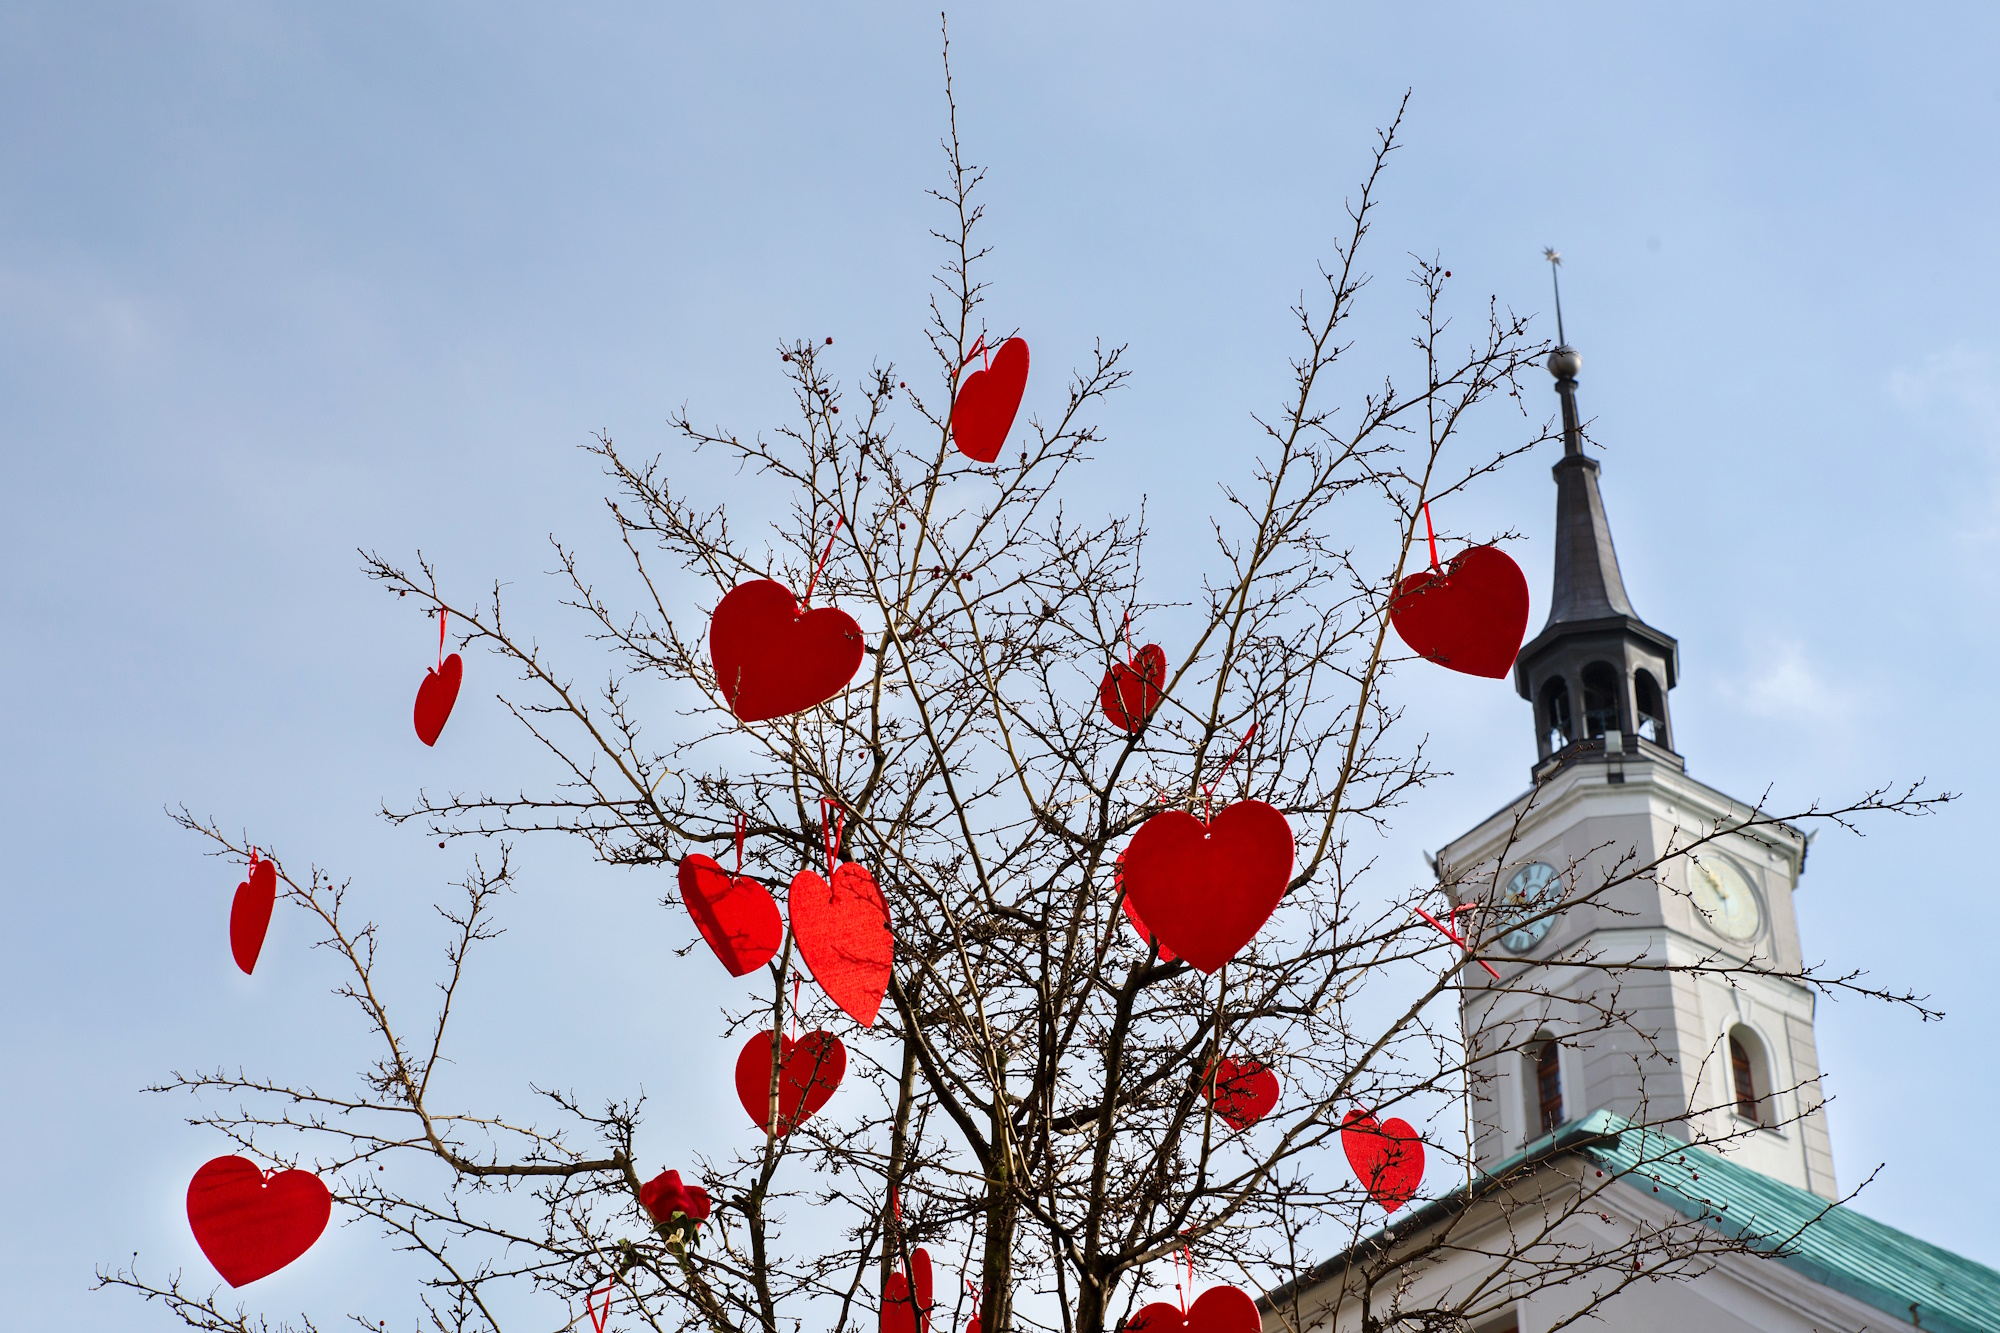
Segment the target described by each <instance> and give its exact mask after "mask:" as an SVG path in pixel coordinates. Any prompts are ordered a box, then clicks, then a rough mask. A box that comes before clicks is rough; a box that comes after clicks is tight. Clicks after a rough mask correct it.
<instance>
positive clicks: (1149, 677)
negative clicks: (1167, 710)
mask: <svg viewBox="0 0 2000 1333" xmlns="http://www.w3.org/2000/svg"><path fill="white" fill-rule="evenodd" d="M1166 683H1167V655H1166V653H1165V652H1163V651H1161V648H1160V645H1159V644H1157V643H1149V644H1147V645H1146V646H1145V647H1144V648H1141V649H1140V650H1139V652H1138V655H1137V656H1135V657H1133V659H1132V660H1131V662H1129V663H1126V662H1116V663H1113V664H1112V667H1111V669H1110V670H1109V671H1107V672H1105V673H1104V683H1103V684H1102V685H1100V686H1098V687H1097V701H1098V702H1099V703H1100V704H1101V705H1103V707H1104V716H1106V717H1108V718H1110V719H1111V725H1112V726H1114V727H1122V728H1124V729H1125V730H1126V731H1137V730H1138V729H1139V728H1141V727H1143V726H1145V725H1146V720H1147V719H1148V718H1150V717H1152V715H1153V710H1154V709H1155V708H1158V707H1159V706H1160V699H1161V694H1160V690H1161V688H1162V687H1163V686H1165V685H1166Z"/></svg>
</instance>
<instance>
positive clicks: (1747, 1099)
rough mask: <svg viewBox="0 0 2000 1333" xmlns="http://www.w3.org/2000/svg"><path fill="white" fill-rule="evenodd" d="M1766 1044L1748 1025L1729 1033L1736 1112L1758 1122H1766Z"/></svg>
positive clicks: (1731, 1080)
mask: <svg viewBox="0 0 2000 1333" xmlns="http://www.w3.org/2000/svg"><path fill="white" fill-rule="evenodd" d="M1763 1053H1764V1051H1763V1047H1762V1046H1761V1045H1759V1043H1758V1041H1757V1038H1756V1036H1755V1035H1753V1034H1752V1033H1751V1032H1750V1031H1749V1030H1748V1029H1745V1028H1737V1029H1736V1030H1735V1031H1734V1032H1731V1033H1730V1034H1729V1078H1730V1082H1731V1083H1732V1084H1733V1085H1734V1089H1735V1093H1736V1114H1738V1115H1740V1116H1742V1117H1743V1118H1744V1119H1745V1120H1748V1121H1751V1122H1753V1123H1755V1124H1760V1125H1761V1124H1763V1123H1764V1095H1765V1094H1768V1093H1769V1091H1770V1089H1768V1088H1766V1089H1764V1092H1763V1093H1762V1094H1760V1093H1759V1091H1758V1085H1759V1084H1760V1083H1761V1082H1762V1074H1763V1069H1762V1065H1763V1063H1764V1062H1763V1060H1762V1058H1761V1057H1762V1055H1763Z"/></svg>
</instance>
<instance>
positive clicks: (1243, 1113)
mask: <svg viewBox="0 0 2000 1333" xmlns="http://www.w3.org/2000/svg"><path fill="white" fill-rule="evenodd" d="M1280 1091H1281V1090H1280V1088H1279V1087H1278V1076H1277V1075H1276V1074H1274V1073H1272V1072H1271V1070H1270V1067H1269V1066H1267V1065H1266V1064H1265V1063H1264V1062H1263V1061H1262V1060H1238V1059H1236V1058H1235V1057H1234V1056H1231V1057H1229V1058H1227V1059H1224V1060H1223V1061H1222V1062H1221V1063H1219V1064H1217V1065H1216V1067H1215V1077H1214V1078H1213V1079H1203V1080H1202V1081H1201V1093H1202V1096H1204V1097H1206V1098H1208V1099H1209V1100H1210V1101H1211V1102H1213V1103H1214V1104H1215V1113H1216V1114H1217V1115H1219V1116H1221V1117H1222V1118H1223V1119H1224V1120H1226V1121H1228V1122H1229V1126H1230V1128H1232V1129H1248V1128H1250V1126H1252V1125H1254V1124H1256V1123H1257V1122H1258V1121H1259V1120H1262V1119H1263V1118H1264V1117H1265V1116H1266V1115H1267V1114H1269V1113H1270V1110H1271V1108H1272V1107H1274V1106H1276V1105H1277V1104H1278V1094H1279V1092H1280Z"/></svg>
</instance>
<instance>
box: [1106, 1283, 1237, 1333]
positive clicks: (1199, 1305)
mask: <svg viewBox="0 0 2000 1333" xmlns="http://www.w3.org/2000/svg"><path fill="white" fill-rule="evenodd" d="M1263 1325H1264V1320H1263V1316H1261V1315H1259V1314H1258V1313H1257V1302H1256V1301H1253V1300H1251V1299H1250V1294H1249V1293H1248V1292H1246V1291H1244V1290H1243V1289H1242V1288H1240V1287H1210V1288H1209V1289H1208V1290H1207V1291H1204V1292H1203V1293H1202V1294H1201V1295H1200V1296H1198V1297H1196V1298H1195V1303H1194V1304H1193V1305H1190V1306H1189V1307H1188V1312H1187V1315H1186V1316H1185V1317H1183V1316H1182V1314H1181V1312H1180V1311H1179V1310H1178V1309H1177V1308H1175V1307H1174V1306H1171V1305H1169V1304H1167V1303H1166V1302H1165V1301H1154V1302H1153V1303H1152V1304H1151V1305H1146V1306H1141V1307H1140V1309H1139V1312H1138V1313H1137V1314H1135V1315H1133V1316H1132V1318H1131V1319H1130V1320H1128V1321H1127V1322H1126V1324H1125V1333H1183V1331H1185V1333H1258V1331H1259V1330H1260V1329H1261V1328H1263Z"/></svg>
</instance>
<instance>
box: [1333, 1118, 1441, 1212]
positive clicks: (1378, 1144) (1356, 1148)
mask: <svg viewBox="0 0 2000 1333" xmlns="http://www.w3.org/2000/svg"><path fill="white" fill-rule="evenodd" d="M1340 1146H1341V1147H1342V1148H1343V1149H1344V1150H1345V1151H1346V1153H1347V1164H1348V1165H1349V1166H1351V1167H1353V1168H1354V1174H1355V1176H1356V1178H1358V1179H1359V1180H1360V1181H1361V1185H1362V1188H1363V1189H1366V1190H1367V1191H1368V1194H1369V1197H1370V1198H1372V1199H1374V1200H1375V1202H1377V1203H1379V1204H1381V1205H1382V1207H1383V1208H1384V1209H1385V1210H1387V1211H1388V1212H1392V1213H1393V1212H1395V1211H1396V1210H1397V1209H1398V1208H1401V1207H1402V1206H1403V1205H1404V1204H1406V1203H1408V1202H1409V1201H1410V1200H1411V1199H1412V1198H1414V1197H1415V1196H1416V1193H1417V1186H1419V1185H1421V1184H1423V1183H1424V1141H1423V1140H1422V1139H1421V1138H1419V1137H1418V1136H1417V1131H1416V1130H1414V1129H1411V1128H1410V1122H1409V1121H1407V1120H1403V1119H1401V1118H1397V1119H1393V1120H1387V1121H1384V1122H1382V1123H1380V1124H1377V1123H1376V1121H1375V1117H1374V1116H1373V1115H1371V1114H1369V1113H1368V1112H1367V1111H1364V1110H1362V1109H1361V1108H1360V1107H1358V1106H1357V1107H1355V1108H1354V1109H1353V1110H1352V1111H1349V1112H1348V1113H1347V1115H1346V1116H1345V1117H1344V1118H1343V1119H1342V1120H1341V1122H1340Z"/></svg>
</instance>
